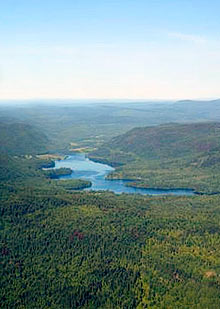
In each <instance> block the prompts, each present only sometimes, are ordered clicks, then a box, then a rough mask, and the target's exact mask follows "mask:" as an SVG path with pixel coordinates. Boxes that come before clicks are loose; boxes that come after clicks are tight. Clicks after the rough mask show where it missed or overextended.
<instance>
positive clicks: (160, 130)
mask: <svg viewBox="0 0 220 309" xmlns="http://www.w3.org/2000/svg"><path fill="white" fill-rule="evenodd" d="M111 148H114V149H120V150H121V151H124V152H133V153H135V154H137V155H139V156H142V157H144V158H152V159H156V158H171V157H183V156H185V155H195V154H201V153H209V152H213V151H219V150H220V123H195V124H169V125H160V126H157V127H144V128H135V129H133V130H131V131H129V132H127V133H126V134H123V135H120V136H118V137H115V138H113V139H112V140H111Z"/></svg>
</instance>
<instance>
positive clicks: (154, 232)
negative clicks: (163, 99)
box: [0, 103, 220, 309]
mask: <svg viewBox="0 0 220 309" xmlns="http://www.w3.org/2000/svg"><path fill="white" fill-rule="evenodd" d="M178 104H180V103H178ZM184 104H185V103H184ZM207 104H208V103H207ZM136 107H137V106H136ZM96 108H97V109H98V107H96ZM154 108H155V107H154ZM157 108H159V106H158V107H157ZM167 108H168V107H167ZM72 109H73V110H74V107H72ZM100 109H101V110H102V109H103V107H100ZM143 109H144V110H145V109H149V113H151V114H152V113H153V111H152V110H151V108H150V107H146V106H143ZM18 110H19V109H18ZM58 110H59V108H58ZM58 110H56V107H53V108H52V109H51V110H50V109H49V107H48V114H44V117H43V116H42V114H41V117H39V118H38V116H37V115H36V117H35V120H34V121H33V124H30V122H31V121H32V120H33V115H30V114H31V113H30V110H28V108H27V109H25V108H24V109H23V111H22V113H19V112H17V111H16V112H15V111H14V114H13V117H14V118H13V120H12V119H11V118H10V119H9V118H7V117H6V112H5V111H4V113H5V117H4V120H2V122H1V128H2V130H1V133H0V136H1V149H2V151H1V154H0V199H1V203H0V213H1V219H0V225H1V228H0V241H1V242H0V243H1V251H0V252H1V263H0V278H1V279H0V280H1V290H0V299H1V307H2V308H18V309H20V308H118V309H119V308H138V309H140V308H154V309H159V308H161V309H162V308H172V309H173V308H174V309H175V308H184V309H192V308H193V309H198V308H208V309H213V308H214V309H215V308H216V309H217V308H219V306H220V303H219V299H220V297H219V296H220V295H219V291H220V280H219V278H220V277H219V276H220V255H219V252H220V237H219V235H220V224H219V222H220V203H219V201H220V199H219V179H220V171H219V140H220V139H219V134H220V133H219V131H220V125H219V122H218V121H214V119H209V121H208V122H207V121H205V122H201V119H200V118H198V119H197V120H198V121H195V122H190V121H188V122H187V123H180V124H178V123H175V124H173V123H172V124H171V123H166V124H159V125H158V124H156V123H154V124H153V125H151V124H147V123H146V122H147V119H145V121H143V126H142V127H140V121H139V119H136V118H135V117H134V119H136V120H135V121H134V123H133V124H132V123H130V124H129V125H128V123H127V120H126V123H127V124H126V125H125V126H124V125H123V117H124V116H123V117H122V116H120V117H122V118H120V117H119V119H120V121H119V123H118V124H117V125H116V126H115V122H114V121H113V120H111V122H109V123H108V124H107V122H106V123H103V124H100V127H99V124H97V131H99V133H100V135H95V134H97V133H96V132H94V131H93V130H91V126H90V124H89V123H90V122H91V121H92V120H91V118H89V117H88V118H87V116H86V113H85V119H84V130H85V131H84V133H83V132H82V131H79V130H76V131H75V130H74V128H77V127H78V129H79V127H80V126H81V125H79V123H76V122H75V120H74V117H75V116H74V117H73V118H72V120H71V118H68V117H69V116H68V115H69V114H70V113H69V109H68V113H67V114H68V115H67V114H66V117H67V118H65V121H66V120H67V119H69V120H68V121H69V124H68V131H69V133H70V134H68V135H65V139H59V138H58V136H61V135H62V136H64V132H67V131H66V130H67V127H66V126H67V123H66V122H64V124H62V121H61V122H59V125H57V126H55V123H56V122H57V121H58V120H57V119H56V118H55V119H54V118H53V116H54V115H55V114H56V113H57V114H58ZM76 110H77V109H76ZM128 110H129V108H128V106H127V113H128ZM39 111H40V109H39ZM55 111H56V112H55ZM84 111H85V110H84ZM4 113H3V114H4ZM100 113H101V111H100ZM123 113H125V107H123ZM51 114H52V116H51ZM134 115H135V113H134V114H133V112H132V117H133V116H134ZM216 115H217V113H216ZM216 115H215V116H216ZM145 116H146V114H145ZM145 116H144V117H145ZM16 117H17V118H16ZM96 117H97V113H96ZM144 117H143V120H144ZM216 117H217V116H216ZM21 118H22V119H21ZM157 118H158V117H157ZM111 119H112V118H111ZM176 119H178V113H177V114H176ZM82 120H83V116H82ZM40 121H41V124H40V125H39V123H40ZM161 121H162V118H161ZM37 122H38V123H37ZM43 123H44V125H42V124H43ZM138 123H139V125H137V124H138ZM107 126H108V130H106V127H107ZM119 127H120V128H119ZM128 127H129V128H128ZM81 128H82V127H81ZM122 128H123V130H122ZM76 136H77V138H76ZM15 137H16V138H15ZM96 137H97V138H96ZM70 143H75V144H72V145H71V144H70ZM76 144H77V145H76ZM71 147H74V148H75V147H77V148H81V147H91V149H90V150H91V151H89V152H88V153H86V154H85V155H84V154H83V153H73V152H71V151H70V150H69V149H71ZM74 156H76V157H77V158H78V159H77V160H75V159H76V158H75V159H74V160H75V161H74V160H73V161H71V160H72V158H73V157H74ZM68 158H69V161H68ZM89 158H90V159H89ZM68 162H69V163H70V165H68ZM77 162H78V163H77ZM77 164H78V167H77ZM85 164H86V165H87V167H86V166H85ZM103 164H104V169H103ZM106 164H107V165H106ZM74 166H75V168H74ZM91 166H92V167H91ZM94 166H96V168H97V166H98V167H99V168H100V169H99V171H97V170H96V168H95V169H94ZM54 167H57V169H54ZM48 168H49V169H48ZM106 168H107V170H108V171H107V172H106ZM89 169H90V171H89ZM89 172H90V173H89ZM94 172H95V173H94ZM97 173H101V174H102V175H100V174H99V176H101V181H102V182H104V183H106V182H108V183H114V181H115V184H116V188H117V187H119V183H123V181H122V179H125V180H127V181H125V182H124V183H123V186H124V187H125V188H127V191H125V192H120V193H121V194H115V193H114V192H112V191H114V190H112V191H111V186H110V187H109V188H108V189H109V190H105V191H103V190H101V188H100V187H97V191H96V190H93V181H94V178H96V177H97V175H98V174H97ZM68 174H69V176H68ZM85 175H87V176H86V177H85ZM72 176H73V177H72ZM99 176H98V177H99ZM105 176H107V179H106V180H105ZM60 177H61V178H62V179H59V178H60ZM108 179H116V180H108ZM99 180H100V179H99ZM125 185H126V186H125ZM139 188H143V189H139ZM152 188H154V190H155V189H160V190H161V191H162V193H163V194H159V195H153V193H154V192H152V191H148V193H150V194H143V195H142V194H129V192H132V193H135V192H138V193H140V191H139V190H151V189H152ZM177 188H180V189H188V188H192V189H193V190H195V191H196V192H198V193H199V194H194V195H186V194H183V195H170V194H164V193H168V192H167V191H166V189H171V190H173V189H177ZM104 189H106V188H104ZM119 191H120V190H119ZM146 192H147V191H146ZM159 193H161V192H159Z"/></svg>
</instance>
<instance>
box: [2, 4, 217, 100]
mask: <svg viewBox="0 0 220 309" xmlns="http://www.w3.org/2000/svg"><path fill="white" fill-rule="evenodd" d="M219 12H220V2H219V1H215V0H214V1H205V0H200V1H197V0H190V1H188V0H157V1H156V0H155V1H153V0H145V1H144V0H133V1H132V0H118V1H113V0H112V1H106V0H96V1H95V0H90V1H89V0H79V1H78V0H71V1H70V0H62V1H57V0H53V1H51V0H44V1H42V0H28V1H26V0H7V1H3V0H0V99H23V98H24V99H25V98H27V99H28V98H74V99H77V98H99V99H100V98H109V99H111V98H129V99H180V98H215V97H220V87H219V84H220V19H219Z"/></svg>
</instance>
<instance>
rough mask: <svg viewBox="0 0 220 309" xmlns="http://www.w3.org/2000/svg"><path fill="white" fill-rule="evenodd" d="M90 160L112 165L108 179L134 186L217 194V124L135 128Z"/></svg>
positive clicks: (219, 147)
mask: <svg viewBox="0 0 220 309" xmlns="http://www.w3.org/2000/svg"><path fill="white" fill-rule="evenodd" d="M90 158H92V159H95V160H97V161H103V162H105V163H109V164H112V165H114V166H115V167H116V171H115V172H114V173H113V174H111V175H110V177H111V178H119V179H121V178H125V179H133V180H134V181H135V182H133V183H132V184H131V185H134V186H141V187H160V188H180V187H184V188H186V187H188V188H194V189H195V190H196V191H199V192H203V193H214V192H219V190H220V189H219V180H220V167H219V162H220V123H217V122H205V123H193V124H166V125H159V126H155V127H145V128H135V129H132V130H130V131H128V132H127V133H125V134H122V135H120V136H117V137H115V138H113V139H112V140H111V141H110V143H108V144H107V143H106V144H104V145H103V147H100V148H99V149H97V150H96V151H94V152H93V153H91V154H90Z"/></svg>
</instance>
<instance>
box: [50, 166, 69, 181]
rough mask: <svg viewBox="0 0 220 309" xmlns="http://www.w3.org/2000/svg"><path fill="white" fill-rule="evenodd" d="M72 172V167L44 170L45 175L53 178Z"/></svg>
mask: <svg viewBox="0 0 220 309" xmlns="http://www.w3.org/2000/svg"><path fill="white" fill-rule="evenodd" d="M72 172H73V171H72V170H71V169H70V168H65V167H62V168H58V169H49V170H44V175H45V176H46V177H48V178H51V179H58V178H59V177H61V176H66V175H71V174H72Z"/></svg>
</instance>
